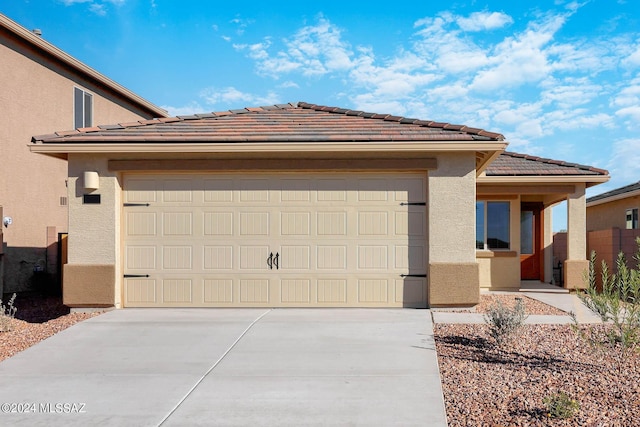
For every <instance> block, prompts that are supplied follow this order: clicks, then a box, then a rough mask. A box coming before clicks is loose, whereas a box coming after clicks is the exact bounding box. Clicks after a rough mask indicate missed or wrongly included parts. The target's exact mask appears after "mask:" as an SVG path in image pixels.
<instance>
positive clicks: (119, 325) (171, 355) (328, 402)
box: [0, 309, 446, 426]
mask: <svg viewBox="0 0 640 427" xmlns="http://www.w3.org/2000/svg"><path fill="white" fill-rule="evenodd" d="M0 376H1V378H2V381H1V382H0V405H1V406H0V408H1V410H2V411H1V413H0V424H1V425H29V426H37V425H42V426H57V425H60V426H62V425H64V426H87V425H114V426H115V425H117V426H123V425H131V426H160V425H162V426H185V425H189V426H190V425H196V426H197V425H203V426H205V425H206V426H218V425H219V426H250V425H251V426H305V425H306V426H314V425H317V426H322V425H331V426H334V425H362V426H375V425H378V426H394V425H397V426H425V425H429V426H446V416H445V411H444V404H443V399H442V390H441V386H440V376H439V373H438V366H437V358H436V353H435V347H434V341H433V331H432V324H431V318H430V315H429V312H428V310H411V309H276V310H270V309H125V310H117V311H111V312H108V313H105V314H102V315H100V316H98V317H95V318H92V319H89V320H87V321H84V322H82V323H79V324H77V325H75V326H73V327H71V328H69V329H67V330H65V331H63V332H61V333H59V334H57V335H55V336H53V337H51V338H49V339H47V340H45V341H43V342H41V343H39V344H38V345H36V346H34V347H31V348H30V349H27V350H25V351H24V352H22V353H20V354H18V355H16V356H14V357H12V358H11V359H8V360H5V361H4V362H2V363H0Z"/></svg>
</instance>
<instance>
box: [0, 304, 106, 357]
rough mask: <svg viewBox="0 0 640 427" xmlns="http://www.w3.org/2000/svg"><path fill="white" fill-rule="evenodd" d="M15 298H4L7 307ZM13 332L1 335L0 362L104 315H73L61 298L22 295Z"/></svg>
mask: <svg viewBox="0 0 640 427" xmlns="http://www.w3.org/2000/svg"><path fill="white" fill-rule="evenodd" d="M10 298H11V295H6V294H5V295H4V298H2V302H3V303H4V304H5V305H6V304H7V302H8V301H9V299H10ZM15 307H16V308H17V309H18V310H17V311H16V315H15V319H13V320H11V326H12V330H10V331H7V332H0V361H2V360H4V359H7V358H9V357H11V356H13V355H14V354H16V353H19V352H21V351H22V350H25V349H26V348H29V347H31V346H32V345H34V344H37V343H38V342H40V341H42V340H44V339H46V338H49V337H50V336H52V335H54V334H56V333H58V332H60V331H62V330H64V329H67V328H68V327H69V326H72V325H74V324H76V323H78V322H81V321H83V320H86V319H89V318H91V317H94V316H97V315H99V314H100V313H71V312H70V310H69V308H68V307H65V306H64V305H62V300H61V298H60V297H59V296H52V295H42V294H39V293H24V294H18V296H17V297H16V300H15Z"/></svg>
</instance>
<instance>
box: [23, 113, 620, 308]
mask: <svg viewBox="0 0 640 427" xmlns="http://www.w3.org/2000/svg"><path fill="white" fill-rule="evenodd" d="M506 147H507V142H506V141H505V140H504V137H503V136H502V135H500V134H497V133H492V132H486V131H483V130H481V129H476V128H471V127H466V126H461V125H451V124H447V123H438V122H431V121H423V120H417V119H410V118H404V117H398V116H392V115H386V114H373V113H366V112H363V111H354V110H349V109H341V108H335V107H324V106H319V105H314V104H308V103H304V102H301V103H297V104H283V105H275V106H270V107H260V108H246V109H240V110H231V111H225V112H219V113H210V114H199V115H193V116H184V117H174V118H161V119H153V120H140V121H132V122H129V123H120V124H116V125H110V126H97V127H92V128H86V129H80V130H77V131H73V132H61V133H60V132H59V133H54V134H49V135H42V136H37V137H34V138H33V140H32V144H31V145H30V149H31V151H32V152H34V153H39V154H44V155H46V156H47V157H53V158H57V159H63V160H67V161H68V164H69V177H68V184H69V189H68V190H69V239H68V243H69V248H68V251H69V252H68V259H69V264H67V265H66V266H65V270H64V289H63V295H64V303H65V304H67V305H69V306H72V307H100V306H103V307H104V306H113V307H151V306H154V307H155V306H165V307H255V306H262V307H272V306H279V307H437V306H469V305H474V304H476V303H477V302H478V300H479V293H480V289H481V288H489V289H518V288H519V287H520V284H521V281H522V280H523V279H525V280H526V279H532V280H540V281H545V282H549V281H550V278H551V274H552V271H551V262H552V251H551V246H550V245H551V214H550V209H551V206H553V205H554V204H557V203H558V202H561V201H567V214H568V227H569V239H568V240H569V244H568V246H569V247H568V254H569V256H568V259H567V261H566V262H565V264H566V265H565V267H566V268H565V272H566V279H565V284H566V286H567V287H569V288H572V287H580V286H582V285H583V283H582V272H583V270H584V269H585V268H586V266H587V261H586V245H585V224H586V222H585V221H586V218H585V189H586V188H587V187H590V186H592V185H596V184H598V183H601V182H605V181H606V180H607V179H608V178H609V177H608V173H607V172H606V171H604V170H601V169H596V168H592V167H588V166H583V165H577V164H570V163H565V162H560V161H554V160H549V159H542V158H538V157H532V156H526V155H521V154H516V153H510V152H505V149H506ZM36 157H37V156H36ZM43 157H44V156H43Z"/></svg>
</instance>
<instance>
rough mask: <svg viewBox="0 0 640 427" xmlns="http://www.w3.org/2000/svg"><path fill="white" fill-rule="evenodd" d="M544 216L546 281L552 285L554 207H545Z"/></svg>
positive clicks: (543, 241) (543, 240)
mask: <svg viewBox="0 0 640 427" xmlns="http://www.w3.org/2000/svg"><path fill="white" fill-rule="evenodd" d="M542 215H543V221H542V222H543V227H544V230H543V236H542V247H543V248H544V249H543V250H544V256H543V258H544V281H545V283H551V280H552V279H553V222H552V219H553V215H552V207H551V206H545V208H544V209H543V211H542Z"/></svg>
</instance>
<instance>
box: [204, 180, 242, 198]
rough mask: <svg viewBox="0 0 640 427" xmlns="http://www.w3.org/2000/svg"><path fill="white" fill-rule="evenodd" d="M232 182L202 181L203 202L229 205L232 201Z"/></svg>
mask: <svg viewBox="0 0 640 427" xmlns="http://www.w3.org/2000/svg"><path fill="white" fill-rule="evenodd" d="M233 188H234V180H232V179H221V178H210V179H204V180H203V189H204V190H203V200H204V202H205V203H213V204H219V203H229V202H233V201H234V197H233V196H234V191H233Z"/></svg>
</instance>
